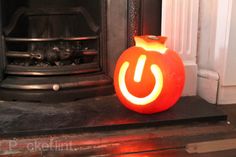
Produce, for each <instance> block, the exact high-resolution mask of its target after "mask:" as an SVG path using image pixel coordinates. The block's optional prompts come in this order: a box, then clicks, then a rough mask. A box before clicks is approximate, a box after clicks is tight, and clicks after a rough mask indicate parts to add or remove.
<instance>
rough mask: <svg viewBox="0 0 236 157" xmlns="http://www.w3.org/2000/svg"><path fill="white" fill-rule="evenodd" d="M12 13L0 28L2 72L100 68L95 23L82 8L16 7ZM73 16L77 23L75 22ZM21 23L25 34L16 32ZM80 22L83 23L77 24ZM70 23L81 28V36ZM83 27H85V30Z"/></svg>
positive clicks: (43, 72)
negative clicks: (1, 35) (3, 55)
mask: <svg viewBox="0 0 236 157" xmlns="http://www.w3.org/2000/svg"><path fill="white" fill-rule="evenodd" d="M13 15H14V16H13V18H11V20H10V22H9V24H8V25H7V26H6V27H5V28H4V35H5V36H4V41H5V48H6V52H5V53H6V57H7V65H6V71H5V73H6V74H11V75H34V76H37V75H38V76H42V75H66V74H81V73H90V72H98V71H101V68H100V66H99V65H100V63H99V57H100V53H99V41H100V37H99V26H98V25H96V24H95V22H94V20H93V18H92V17H91V16H90V14H89V13H88V11H87V10H86V9H85V8H83V7H77V8H67V9H65V8H63V9H60V8H57V9H53V8H38V9H29V8H19V9H18V10H17V11H15V13H14V14H13ZM75 19H77V20H78V19H80V20H78V21H81V22H77V24H76V22H74V20H75ZM22 23H23V24H26V25H28V32H27V33H23V34H24V35H26V36H28V37H22V33H21V32H17V31H16V30H17V28H16V27H17V26H18V25H19V24H22ZM39 23H43V24H41V25H39ZM60 23H61V25H60ZM72 23H73V24H72ZM81 23H83V24H82V25H85V26H82V27H81ZM35 24H37V25H35ZM58 24H59V26H58ZM74 25H75V26H76V25H78V28H81V29H83V33H82V35H81V32H80V31H78V29H75V28H74V27H75V26H74ZM79 25H80V26H79ZM86 26H87V28H89V30H86V31H85V30H84V27H86ZM86 33H87V34H89V35H87V36H85V34H86ZM75 35H76V36H75Z"/></svg>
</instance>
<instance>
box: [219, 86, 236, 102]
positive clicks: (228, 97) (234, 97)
mask: <svg viewBox="0 0 236 157" xmlns="http://www.w3.org/2000/svg"><path fill="white" fill-rule="evenodd" d="M217 103H218V104H220V105H223V104H235V105H236V86H220V87H219V94H218V100H217Z"/></svg>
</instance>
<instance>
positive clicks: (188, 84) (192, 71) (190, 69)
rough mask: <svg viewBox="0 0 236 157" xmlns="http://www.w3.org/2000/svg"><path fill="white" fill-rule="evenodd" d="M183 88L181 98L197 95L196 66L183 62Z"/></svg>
mask: <svg viewBox="0 0 236 157" xmlns="http://www.w3.org/2000/svg"><path fill="white" fill-rule="evenodd" d="M184 68H185V86H184V90H183V93H182V96H195V95H196V94H197V64H196V63H187V62H184Z"/></svg>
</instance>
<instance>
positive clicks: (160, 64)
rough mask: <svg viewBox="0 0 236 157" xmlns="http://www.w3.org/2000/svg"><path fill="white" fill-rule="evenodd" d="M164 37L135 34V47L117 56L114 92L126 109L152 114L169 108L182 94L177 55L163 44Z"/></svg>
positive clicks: (181, 65) (182, 73) (181, 80)
mask: <svg viewBox="0 0 236 157" xmlns="http://www.w3.org/2000/svg"><path fill="white" fill-rule="evenodd" d="M165 41H166V37H161V36H136V37H135V43H136V44H135V46H133V47H131V48H129V49H127V50H125V51H124V52H123V53H122V54H121V56H120V57H119V59H118V61H117V64H116V68H115V73H114V87H115V91H116V95H117V97H118V98H119V100H120V101H121V102H122V104H123V105H124V106H126V107H127V108H128V109H130V110H133V111H136V112H139V113H143V114H152V113H156V112H161V111H164V110H167V109H169V108H170V107H171V106H173V105H174V104H175V103H176V102H177V100H178V99H179V97H180V96H181V93H182V90H183V87H184V81H185V73H184V66H183V63H182V61H181V59H180V57H179V56H178V54H177V53H176V52H175V51H173V50H170V49H167V48H166V47H165V45H164V42H165Z"/></svg>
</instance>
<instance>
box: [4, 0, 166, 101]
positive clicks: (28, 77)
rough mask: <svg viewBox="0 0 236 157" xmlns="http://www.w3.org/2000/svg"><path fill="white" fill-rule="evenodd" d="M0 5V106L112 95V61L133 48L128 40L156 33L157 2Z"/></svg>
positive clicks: (28, 0)
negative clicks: (9, 103) (5, 101)
mask: <svg viewBox="0 0 236 157" xmlns="http://www.w3.org/2000/svg"><path fill="white" fill-rule="evenodd" d="M0 4H1V12H0V15H1V23H0V24H1V27H0V34H1V39H0V40H1V43H0V46H1V47H0V48H1V52H0V60H1V61H0V99H2V100H11V101H12V100H21V101H37V102H38V101H39V102H51V101H52V102H55V101H59V102H61V101H68V100H69V101H73V100H77V99H81V98H86V97H93V96H101V95H107V94H112V93H114V90H113V80H112V76H113V75H112V73H113V70H114V66H115V63H116V59H117V58H118V56H119V55H120V54H121V53H122V51H123V50H124V49H126V48H127V47H129V46H132V45H133V40H132V39H133V36H134V35H142V34H155V35H160V32H161V0H159V1H156V0H149V1H145V0H126V1H124V2H110V1H108V0H90V1H88V0H70V1H66V0H55V1H47V0H40V1H39V0H21V1H17V0H1V3H0ZM113 20H114V21H113ZM112 21H113V22H112ZM120 24H123V25H122V26H123V27H121V26H120ZM113 37H114V39H113ZM117 39H118V40H117Z"/></svg>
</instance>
